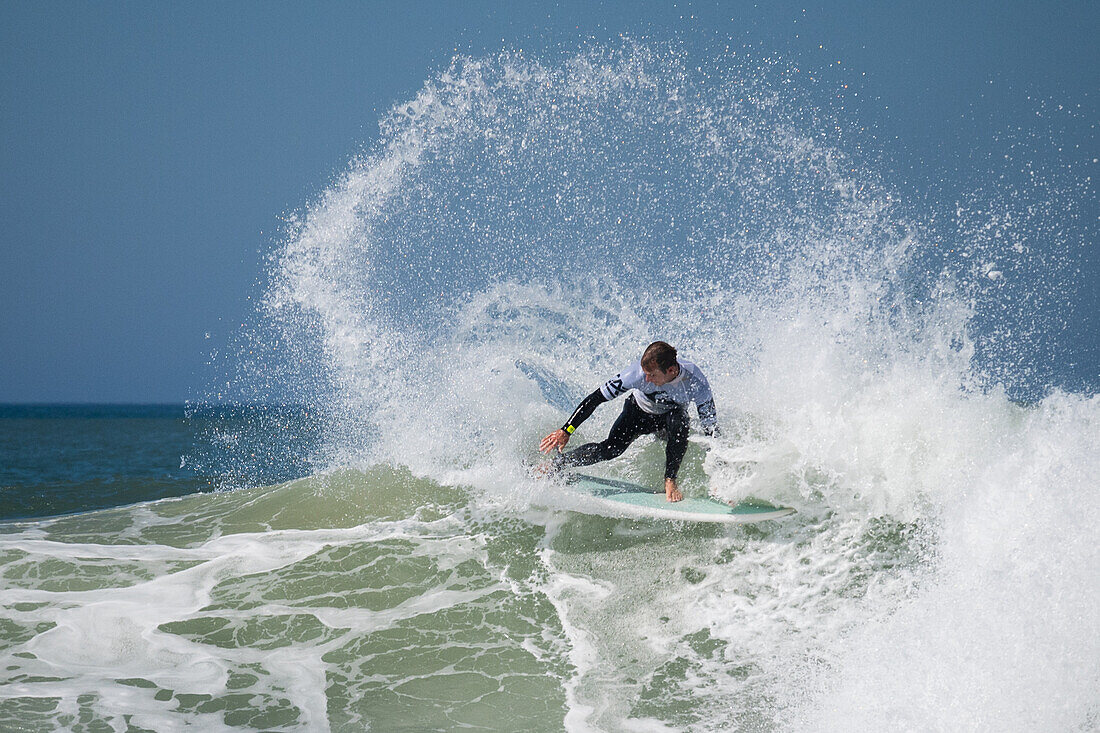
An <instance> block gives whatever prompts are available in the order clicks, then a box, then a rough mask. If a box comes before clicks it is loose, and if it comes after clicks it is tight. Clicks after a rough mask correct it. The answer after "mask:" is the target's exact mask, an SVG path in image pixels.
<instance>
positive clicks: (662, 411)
mask: <svg viewBox="0 0 1100 733" xmlns="http://www.w3.org/2000/svg"><path fill="white" fill-rule="evenodd" d="M680 372H681V373H680V376H678V377H677V378H676V379H674V380H672V382H669V383H668V384H667V385H662V386H661V387H658V386H656V385H654V384H652V383H649V382H646V381H645V379H644V374H643V372H642V369H641V365H640V364H638V363H637V362H635V363H634V364H632V365H630V366H629V367H627V368H626V369H624V370H623V371H622V372H620V373H619V374H617V375H615V377H614V378H613V379H609V380H608V381H607V382H605V383H604V385H603V386H602V387H600V388H599V389H597V390H596V391H595V392H593V393H592V394H590V395H588V396H587V397H585V398H584V400H582V401H581V403H580V404H579V405H578V406H577V409H576V410H574V411H573V414H572V415H571V416H570V418H569V420H568V421H567V422H566V423H565V425H564V426H563V427H562V429H563V430H565V431H566V432H567V433H570V434H572V433H573V431H574V430H575V429H576V428H577V426H578V425H580V424H581V423H582V422H584V421H585V420H587V419H588V417H589V416H590V415H591V414H592V412H593V410H595V409H596V407H597V406H599V405H600V404H602V403H604V402H607V401H609V400H611V399H614V398H615V397H617V396H619V395H621V394H624V393H625V392H628V391H630V390H631V389H635V390H638V391H639V392H640V393H641V395H642V397H643V398H644V399H645V401H646V403H647V407H648V409H643V408H642V407H641V406H639V403H638V400H637V399H635V394H637V393H638V392H635V394H631V395H630V396H629V397H627V398H626V404H625V405H624V406H623V411H622V414H620V415H619V418H618V419H617V420H616V421H615V424H614V425H612V426H611V432H609V433H608V435H607V438H606V439H605V440H603V441H601V442H599V443H586V444H584V445H582V446H580V447H579V448H576V449H575V450H571V451H569V452H568V453H561V454H559V455H557V456H555V457H554V463H553V465H554V467H555V468H556V469H561V468H564V467H566V466H589V465H591V464H593V463H599V462H600V461H606V460H609V459H611V458H615V457H617V456H620V455H622V453H623V451H625V450H626V447H627V446H628V445H630V444H631V443H633V442H634V441H635V440H637V439H638V438H639V437H640V436H642V435H646V434H648V433H655V434H657V436H658V437H660V438H664V439H665V440H667V441H668V445H667V446H666V448H665V478H670V479H675V478H676V474H677V473H678V472H679V470H680V463H681V461H683V459H684V453H686V452H687V438H688V426H689V424H690V420H689V418H688V414H687V402H688V401H694V402H695V403H696V406H697V408H698V410H699V418H700V420H702V423H703V429H704V430H705V431H706V433H707V434H708V435H710V434H711V433H713V432H714V431H715V430H717V426H718V423H717V414H716V411H715V409H714V398H713V397H712V396H711V394H710V385H709V384H708V383H707V380H706V377H704V376H703V374H702V372H701V371H700V370H699V368H698V367H696V366H695V365H694V364H692V363H691V362H686V361H681V362H680Z"/></svg>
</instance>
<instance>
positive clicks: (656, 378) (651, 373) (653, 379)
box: [642, 364, 680, 387]
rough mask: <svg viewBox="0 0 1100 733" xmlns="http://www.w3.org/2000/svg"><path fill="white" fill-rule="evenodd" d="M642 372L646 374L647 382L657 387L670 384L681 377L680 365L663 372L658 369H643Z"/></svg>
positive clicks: (674, 365)
mask: <svg viewBox="0 0 1100 733" xmlns="http://www.w3.org/2000/svg"><path fill="white" fill-rule="evenodd" d="M642 371H643V372H644V373H645V381H647V382H649V383H650V384H652V385H653V386H655V387H660V386H661V385H664V384H668V383H669V382H671V381H672V380H673V379H676V377H678V376H680V365H679V364H673V365H672V366H670V367H669V368H668V371H661V370H660V368H658V367H652V368H650V367H645V366H643V367H642Z"/></svg>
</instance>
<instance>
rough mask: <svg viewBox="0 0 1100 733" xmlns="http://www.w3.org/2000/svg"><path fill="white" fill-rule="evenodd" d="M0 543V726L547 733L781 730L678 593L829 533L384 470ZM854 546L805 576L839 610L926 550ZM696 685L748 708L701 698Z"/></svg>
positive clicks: (902, 545) (729, 650) (874, 539)
mask: <svg viewBox="0 0 1100 733" xmlns="http://www.w3.org/2000/svg"><path fill="white" fill-rule="evenodd" d="M0 532H2V535H0V547H2V551H0V563H2V564H0V579H2V582H3V588H4V593H3V599H4V600H3V605H2V609H0V613H2V621H0V639H2V641H0V643H2V647H0V651H2V654H3V661H4V676H3V682H2V685H3V687H2V690H3V695H2V698H0V727H2V728H3V729H4V730H42V731H45V730H57V729H73V730H100V729H101V730H169V729H176V728H179V727H181V726H185V725H195V726H198V727H200V728H203V729H209V730H226V729H234V730H236V729H243V730H306V729H308V730H335V731H350V730H363V729H370V730H409V731H419V730H455V729H461V728H468V729H476V730H516V731H518V730H546V731H552V730H562V729H563V727H569V726H570V725H571V724H574V723H576V721H578V720H582V719H583V720H588V721H589V724H596V725H597V727H600V728H602V729H619V728H620V727H622V729H627V728H629V727H630V725H629V724H627V723H626V722H624V721H642V722H639V723H638V724H639V725H642V724H643V722H644V721H663V723H662V725H666V724H667V725H671V726H674V727H681V726H687V727H691V726H697V725H701V726H703V727H707V728H712V727H715V725H716V723H718V721H720V720H722V719H729V720H737V721H741V722H740V723H738V725H742V724H744V725H748V726H749V727H750V728H754V729H761V730H764V729H770V728H771V727H772V726H773V725H774V723H775V716H776V715H777V714H779V713H780V712H781V711H780V708H779V707H778V706H777V705H776V703H775V702H774V701H773V700H770V699H769V697H768V695H767V694H766V692H765V690H766V688H767V685H768V684H774V682H775V680H776V672H777V670H774V669H772V670H769V669H768V660H767V656H765V657H763V658H754V656H753V652H752V650H750V649H737V648H736V647H735V646H733V645H731V643H730V641H729V640H726V639H722V638H720V637H716V636H714V635H712V633H711V632H710V631H709V630H707V629H706V628H700V624H699V619H695V620H694V621H693V620H691V619H687V618H685V611H686V609H685V608H684V607H683V606H682V605H681V604H680V603H679V602H678V600H677V598H678V596H680V595H682V594H685V593H687V594H690V593H691V592H692V590H693V589H694V588H700V587H706V586H705V584H706V583H707V581H708V578H712V576H715V574H716V572H717V573H721V572H722V571H723V570H724V569H726V568H728V566H729V564H730V563H731V562H732V561H733V560H734V558H735V557H737V556H739V555H748V556H758V557H759V556H768V555H775V556H784V555H788V554H790V553H793V555H791V556H790V557H787V559H785V560H784V561H783V562H782V566H783V567H786V565H787V563H789V562H792V561H793V558H794V557H795V556H800V555H801V554H802V553H805V554H806V559H808V557H809V555H810V554H811V552H812V545H813V544H814V542H815V541H820V534H818V533H819V532H821V529H820V528H819V527H815V528H813V529H812V530H811V529H809V528H808V526H807V527H802V528H792V527H783V526H781V525H779V524H778V523H765V524H762V525H758V526H753V527H746V528H735V529H732V530H727V529H723V530H718V529H715V528H713V527H707V526H693V525H676V524H673V523H668V522H633V521H629V520H623V519H615V518H610V517H599V516H589V515H585V514H578V513H575V512H570V511H567V510H560V509H541V508H538V507H537V502H536V505H532V506H529V507H527V508H525V509H522V510H521V511H519V512H517V511H515V507H512V508H509V507H507V506H502V505H499V504H495V503H494V502H492V501H489V502H487V503H486V502H485V501H484V498H483V497H479V496H478V495H477V493H476V492H472V490H470V489H464V488H458V487H445V486H441V485H439V484H438V483H436V482H433V481H430V480H427V479H418V478H415V477H414V476H412V475H411V474H409V473H408V472H407V471H404V470H394V469H388V468H376V469H372V470H369V471H366V472H363V471H350V470H349V471H341V472H335V473H330V474H326V475H323V476H315V477H310V478H306V479H301V480H297V481H293V482H290V483H287V484H282V485H279V486H275V487H262V488H257V489H250V490H237V491H232V492H220V493H213V494H199V495H193V496H187V497H183V498H178V499H165V500H160V501H156V502H152V503H145V504H139V505H135V506H130V507H123V508H118V509H109V510H102V511H95V512H89V513H84V514H78V515H73V516H66V517H60V518H56V519H50V520H41V521H35V522H26V523H18V522H17V523H8V524H5V525H2V527H0ZM815 536H816V537H817V540H814V539H811V538H812V537H815ZM848 539H851V538H848ZM858 542H859V543H860V545H861V546H862V554H863V556H862V557H860V558H854V559H853V561H852V562H850V563H849V564H848V565H847V567H845V568H818V569H816V570H815V571H813V572H811V573H810V575H816V576H817V577H818V581H819V582H820V583H824V581H825V580H826V579H829V580H830V581H836V580H838V579H839V580H840V581H842V582H841V584H840V585H839V586H835V585H834V586H833V589H832V591H831V592H832V593H835V594H836V595H837V597H838V598H844V597H847V596H851V595H859V594H861V593H862V592H863V590H864V589H865V587H866V585H867V582H868V576H869V574H870V573H871V572H872V571H874V570H876V569H882V568H883V567H888V566H889V565H891V564H896V563H901V562H905V559H906V557H908V556H910V555H912V553H913V552H914V551H915V548H917V547H918V545H919V543H918V542H916V540H915V539H914V535H913V533H912V528H906V527H903V526H900V525H891V526H887V525H882V526H879V527H876V528H875V529H873V530H870V531H867V532H865V533H864V536H862V537H861V538H859V539H858ZM799 548H801V549H799ZM759 572H765V573H767V572H769V571H766V570H765V569H764V568H760V569H759ZM760 580H761V579H759V578H758V579H757V580H756V581H755V582H760ZM712 582H713V580H712ZM753 585H754V583H752V582H749V583H748V584H747V585H746V586H745V587H744V588H743V589H742V591H741V593H740V594H739V596H740V597H739V598H737V599H730V600H731V602H734V601H737V602H740V603H748V602H750V601H752V600H753V599H754V598H755V597H756V594H757V593H758V592H759V589H757V590H753ZM822 592H825V589H824V586H823V585H822ZM772 602H775V601H774V600H773V601H772ZM715 665H717V666H718V667H722V669H720V670H718V669H715V668H714V667H715ZM707 676H716V677H715V679H712V680H711V684H712V685H713V683H714V682H718V681H720V680H721V679H723V678H729V679H730V680H733V681H735V682H736V683H737V684H736V687H737V688H738V689H739V690H740V693H739V696H740V699H739V700H737V701H736V704H732V705H731V700H727V699H725V696H724V695H719V696H718V697H717V698H716V697H715V696H714V695H713V694H710V695H699V694H697V693H693V692H692V689H693V688H694V687H696V686H698V685H699V683H700V678H701V677H702V678H704V679H705V678H706V677H707ZM712 692H713V691H712ZM730 716H732V717H730ZM653 724H654V725H656V723H655V722H654V723H653ZM646 725H648V724H646ZM718 727H721V725H718Z"/></svg>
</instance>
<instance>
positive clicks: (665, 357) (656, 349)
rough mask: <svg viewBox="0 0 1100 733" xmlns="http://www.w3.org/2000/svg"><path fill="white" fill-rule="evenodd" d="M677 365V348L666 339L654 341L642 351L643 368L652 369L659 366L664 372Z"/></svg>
mask: <svg viewBox="0 0 1100 733" xmlns="http://www.w3.org/2000/svg"><path fill="white" fill-rule="evenodd" d="M675 365H676V348H675V347H674V346H670V345H669V344H666V343H665V342H664V341H654V342H653V343H651V344H650V345H649V346H647V347H645V351H643V352H642V368H644V369H652V368H653V367H657V368H658V369H660V370H661V371H662V372H667V371H668V370H669V369H671V368H672V367H674V366H675Z"/></svg>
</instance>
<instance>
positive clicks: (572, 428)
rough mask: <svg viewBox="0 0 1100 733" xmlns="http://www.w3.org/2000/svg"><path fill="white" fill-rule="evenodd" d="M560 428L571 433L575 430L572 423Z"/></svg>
mask: <svg viewBox="0 0 1100 733" xmlns="http://www.w3.org/2000/svg"><path fill="white" fill-rule="evenodd" d="M562 430H564V431H565V432H567V433H569V434H570V435H572V434H573V433H574V432H575V431H576V428H575V427H573V426H572V425H566V426H565V427H564V428H562Z"/></svg>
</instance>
